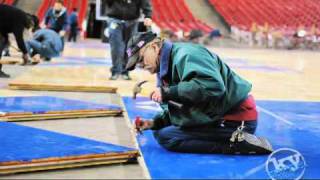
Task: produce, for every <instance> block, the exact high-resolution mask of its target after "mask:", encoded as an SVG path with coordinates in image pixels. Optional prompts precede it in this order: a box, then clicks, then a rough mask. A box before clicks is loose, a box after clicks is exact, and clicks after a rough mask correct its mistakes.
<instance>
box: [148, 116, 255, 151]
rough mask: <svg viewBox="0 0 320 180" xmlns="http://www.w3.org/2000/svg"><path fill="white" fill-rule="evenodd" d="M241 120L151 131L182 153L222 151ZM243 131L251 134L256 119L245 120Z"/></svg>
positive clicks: (166, 146) (164, 143)
mask: <svg viewBox="0 0 320 180" xmlns="http://www.w3.org/2000/svg"><path fill="white" fill-rule="evenodd" d="M239 126H241V121H224V122H222V121H221V122H218V123H216V124H214V125H210V126H206V127H196V128H179V127H176V126H168V127H165V128H163V129H160V130H156V131H154V132H153V135H154V137H155V138H156V140H157V141H158V143H159V144H160V145H161V146H163V147H164V148H165V149H167V150H169V151H175V152H184V153H222V152H223V151H224V149H225V148H228V147H229V146H230V137H231V135H232V133H233V132H234V131H236V130H237V128H238V127H239ZM244 126H245V128H244V131H246V132H248V133H251V134H253V133H254V132H255V130H256V127H257V121H245V123H244Z"/></svg>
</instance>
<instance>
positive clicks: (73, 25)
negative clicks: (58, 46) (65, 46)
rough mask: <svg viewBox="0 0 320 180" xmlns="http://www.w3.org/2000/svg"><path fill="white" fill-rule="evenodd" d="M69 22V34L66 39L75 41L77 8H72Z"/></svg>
mask: <svg viewBox="0 0 320 180" xmlns="http://www.w3.org/2000/svg"><path fill="white" fill-rule="evenodd" d="M69 23H70V34H69V38H68V41H69V42H71V40H72V41H73V42H77V34H78V12H77V8H73V9H72V13H71V14H70V16H69Z"/></svg>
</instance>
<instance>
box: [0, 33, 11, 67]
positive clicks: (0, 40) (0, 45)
mask: <svg viewBox="0 0 320 180" xmlns="http://www.w3.org/2000/svg"><path fill="white" fill-rule="evenodd" d="M8 43H9V40H8V36H7V35H2V34H0V59H1V58H2V52H3V50H4V49H5V48H6V47H7V45H8ZM1 71H2V64H0V72H1Z"/></svg>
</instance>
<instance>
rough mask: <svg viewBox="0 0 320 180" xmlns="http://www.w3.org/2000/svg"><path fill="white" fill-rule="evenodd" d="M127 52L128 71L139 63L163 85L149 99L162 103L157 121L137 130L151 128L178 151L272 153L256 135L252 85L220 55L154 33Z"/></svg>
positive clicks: (166, 145)
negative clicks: (177, 104)
mask: <svg viewBox="0 0 320 180" xmlns="http://www.w3.org/2000/svg"><path fill="white" fill-rule="evenodd" d="M127 53H128V57H129V61H128V64H127V66H126V68H127V69H128V70H133V69H134V68H135V66H136V64H139V65H140V67H143V69H145V70H147V71H149V72H150V73H151V74H157V77H158V86H159V87H158V88H156V89H155V90H154V91H153V92H152V93H151V95H150V97H151V99H152V100H153V101H155V102H158V103H162V107H163V111H162V112H161V113H159V114H158V115H156V116H155V117H154V119H153V121H142V123H141V124H139V125H138V126H137V127H136V128H137V130H139V131H143V130H147V129H152V130H153V132H154V137H155V139H156V140H157V141H158V143H159V144H160V145H161V146H163V147H164V148H166V149H167V150H170V151H176V152H185V153H226V154H268V153H271V152H272V147H271V145H270V143H269V142H268V140H266V139H265V138H260V137H256V136H255V135H254V133H255V130H256V127H257V119H258V118H257V111H256V105H255V101H254V99H253V96H252V95H249V93H250V90H251V84H250V83H249V82H248V81H246V80H244V79H243V78H241V77H240V76H239V75H237V74H236V73H235V72H233V71H232V70H231V69H230V68H229V66H228V65H226V64H225V63H224V62H223V61H222V60H221V59H220V58H219V56H218V55H216V54H214V53H211V52H210V51H208V50H207V49H206V48H204V47H203V46H200V45H197V44H191V43H171V42H169V41H164V40H163V39H161V38H157V37H156V35H155V34H153V33H151V32H148V33H139V34H137V35H135V36H134V37H132V38H131V39H130V40H129V43H128V49H127ZM169 100H170V101H175V102H179V103H181V104H182V105H183V106H182V108H178V107H177V106H174V105H172V104H170V103H168V101H169Z"/></svg>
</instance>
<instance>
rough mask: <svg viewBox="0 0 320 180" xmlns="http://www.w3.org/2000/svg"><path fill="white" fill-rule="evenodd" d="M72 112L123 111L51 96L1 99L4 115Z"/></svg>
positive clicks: (115, 107)
mask: <svg viewBox="0 0 320 180" xmlns="http://www.w3.org/2000/svg"><path fill="white" fill-rule="evenodd" d="M72 110H121V107H120V106H115V105H105V104H96V103H89V102H84V101H78V100H70V99H64V98H57V97H51V96H26V97H0V114H3V115H5V114H6V113H13V112H32V113H33V114H42V113H46V112H50V111H72Z"/></svg>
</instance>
